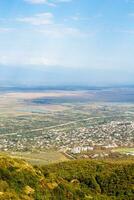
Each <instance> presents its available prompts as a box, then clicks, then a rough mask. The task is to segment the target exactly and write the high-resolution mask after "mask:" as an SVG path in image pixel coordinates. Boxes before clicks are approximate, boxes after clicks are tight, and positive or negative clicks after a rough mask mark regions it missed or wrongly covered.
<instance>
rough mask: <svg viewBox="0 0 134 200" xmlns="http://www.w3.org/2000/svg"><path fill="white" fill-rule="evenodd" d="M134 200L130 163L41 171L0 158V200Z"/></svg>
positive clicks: (75, 164) (73, 164)
mask: <svg viewBox="0 0 134 200" xmlns="http://www.w3.org/2000/svg"><path fill="white" fill-rule="evenodd" d="M10 199H12V200H21V199H22V200H89V199H93V200H98V199H99V200H100V199H102V200H105V199H115V200H116V199H122V200H129V199H130V200H133V199H134V160H127V161H92V160H77V161H68V162H64V163H59V164H52V165H46V166H43V167H37V166H32V165H30V164H28V163H27V162H25V161H23V160H19V159H13V158H10V157H5V156H0V200H10Z"/></svg>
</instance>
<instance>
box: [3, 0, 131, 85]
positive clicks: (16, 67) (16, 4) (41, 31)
mask: <svg viewBox="0 0 134 200" xmlns="http://www.w3.org/2000/svg"><path fill="white" fill-rule="evenodd" d="M133 52H134V0H1V1H0V72H1V73H0V82H2V81H3V82H4V83H6V81H7V82H8V81H9V82H15V81H17V82H18V83H19V81H20V82H22V80H23V82H24V83H30V84H32V83H36V84H55V83H56V84H64V83H65V84H80V83H82V84H89V85H90V84H92V85H95V84H96V85H99V84H100V85H104V84H134V80H133V76H134V56H133ZM22 72H23V73H22ZM18 74H19V76H18ZM37 74H38V78H37V77H36V75H37ZM17 76H18V77H19V78H18V77H17ZM57 76H58V80H57Z"/></svg>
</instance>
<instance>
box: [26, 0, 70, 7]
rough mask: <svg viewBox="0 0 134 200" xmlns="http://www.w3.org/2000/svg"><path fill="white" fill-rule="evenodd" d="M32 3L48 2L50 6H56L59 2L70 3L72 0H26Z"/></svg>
mask: <svg viewBox="0 0 134 200" xmlns="http://www.w3.org/2000/svg"><path fill="white" fill-rule="evenodd" d="M24 1H25V2H27V3H30V4H47V5H49V6H55V5H56V4H57V3H68V2H71V1H72V0H24Z"/></svg>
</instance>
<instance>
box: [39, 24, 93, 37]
mask: <svg viewBox="0 0 134 200" xmlns="http://www.w3.org/2000/svg"><path fill="white" fill-rule="evenodd" d="M37 31H38V32H39V33H42V34H44V35H45V36H48V37H53V38H62V37H66V36H70V37H85V36H89V35H91V34H90V33H85V32H82V31H81V30H79V29H77V28H73V27H65V26H63V25H53V26H49V27H47V28H41V29H38V30H37Z"/></svg>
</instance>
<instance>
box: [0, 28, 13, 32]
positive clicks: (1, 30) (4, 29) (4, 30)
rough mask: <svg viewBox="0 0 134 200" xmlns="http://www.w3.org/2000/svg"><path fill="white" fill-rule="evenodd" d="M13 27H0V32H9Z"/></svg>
mask: <svg viewBox="0 0 134 200" xmlns="http://www.w3.org/2000/svg"><path fill="white" fill-rule="evenodd" d="M12 30H13V29H10V28H0V33H6V32H10V31H12Z"/></svg>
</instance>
